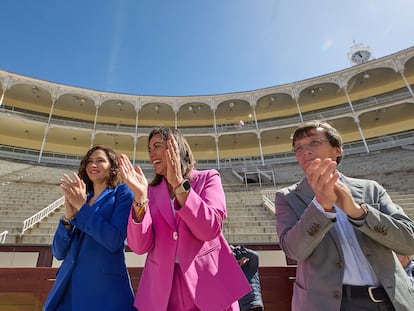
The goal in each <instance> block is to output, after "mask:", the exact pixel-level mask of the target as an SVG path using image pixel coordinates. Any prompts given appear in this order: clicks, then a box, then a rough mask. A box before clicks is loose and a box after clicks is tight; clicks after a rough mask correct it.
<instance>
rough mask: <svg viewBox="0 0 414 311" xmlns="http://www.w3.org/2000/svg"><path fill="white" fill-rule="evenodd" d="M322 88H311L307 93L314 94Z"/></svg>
mask: <svg viewBox="0 0 414 311" xmlns="http://www.w3.org/2000/svg"><path fill="white" fill-rule="evenodd" d="M322 90H323V88H322V87H316V88H311V89H309V93H310V94H311V96H315V95H316V93H318V92H322Z"/></svg>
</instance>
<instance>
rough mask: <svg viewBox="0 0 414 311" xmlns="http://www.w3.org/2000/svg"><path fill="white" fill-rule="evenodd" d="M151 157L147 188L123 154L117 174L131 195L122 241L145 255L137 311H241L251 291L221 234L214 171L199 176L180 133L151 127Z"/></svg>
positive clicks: (221, 200) (220, 195)
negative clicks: (241, 303) (151, 175)
mask: <svg viewBox="0 0 414 311" xmlns="http://www.w3.org/2000/svg"><path fill="white" fill-rule="evenodd" d="M148 152H149V158H150V161H151V163H152V164H153V168H154V170H155V177H154V179H153V181H152V182H151V183H150V185H148V183H147V180H146V178H145V176H144V174H143V172H142V170H141V168H140V167H139V166H137V167H136V168H135V169H134V167H133V166H132V164H131V162H130V161H129V159H128V157H127V156H126V155H121V157H120V172H121V174H122V176H123V179H124V181H125V182H126V183H127V184H128V186H129V188H130V189H131V190H132V192H133V193H134V196H135V197H134V203H133V204H132V209H131V214H130V216H129V220H128V231H127V242H128V245H129V247H130V248H131V249H132V250H133V251H134V252H135V253H137V254H145V253H147V258H146V262H145V267H144V271H143V273H142V276H141V279H140V283H139V286H138V291H137V294H136V298H135V306H136V307H137V308H138V310H140V311H166V310H167V311H170V310H171V311H196V310H202V311H204V310H211V311H227V310H239V306H238V302H237V300H238V299H239V298H240V297H242V296H244V295H245V294H247V293H248V292H250V291H251V287H250V285H249V283H248V282H247V280H246V277H245V276H244V274H243V272H242V270H241V269H240V267H239V265H238V263H237V262H236V260H235V258H234V256H233V254H232V251H231V249H230V247H229V245H228V244H227V242H226V240H225V238H224V236H223V233H222V228H223V221H224V219H225V218H226V200H225V196H224V191H223V187H222V185H221V178H220V175H219V173H218V172H217V171H216V170H205V171H198V170H196V169H195V168H194V165H195V160H194V157H193V155H192V152H191V149H190V147H189V145H188V143H187V141H186V139H185V138H184V137H183V135H182V134H181V133H180V132H179V131H178V130H173V129H169V128H157V129H154V130H153V131H152V132H151V133H150V135H149V139H148Z"/></svg>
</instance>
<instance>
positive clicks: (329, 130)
mask: <svg viewBox="0 0 414 311" xmlns="http://www.w3.org/2000/svg"><path fill="white" fill-rule="evenodd" d="M317 129H323V132H324V133H325V136H326V138H328V141H329V143H330V144H331V146H333V147H342V137H341V135H340V134H339V132H338V130H337V129H335V128H334V127H333V126H332V125H330V124H329V123H328V122H325V121H318V120H314V121H309V122H305V123H302V124H301V125H300V126H299V127H298V128H297V129H296V130H295V132H294V133H293V136H292V147H295V142H296V140H297V139H299V138H303V137H310V136H312V135H313V130H317ZM342 158H343V156H342V155H340V156H338V157H337V158H336V162H337V163H338V165H339V164H340V163H341V161H342Z"/></svg>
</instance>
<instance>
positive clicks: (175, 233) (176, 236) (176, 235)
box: [173, 231, 178, 240]
mask: <svg viewBox="0 0 414 311" xmlns="http://www.w3.org/2000/svg"><path fill="white" fill-rule="evenodd" d="M173 239H174V240H177V239H178V232H177V231H174V233H173Z"/></svg>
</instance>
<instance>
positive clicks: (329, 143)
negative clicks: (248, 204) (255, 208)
mask: <svg viewBox="0 0 414 311" xmlns="http://www.w3.org/2000/svg"><path fill="white" fill-rule="evenodd" d="M292 146H293V149H294V151H295V154H296V159H297V161H298V163H299V165H300V166H301V168H302V169H303V171H304V172H305V174H306V176H305V177H304V178H303V179H302V180H301V181H300V182H298V183H297V184H294V185H292V186H290V187H287V188H284V189H282V190H280V191H278V192H277V193H276V201H275V205H276V226H277V233H278V235H279V240H280V245H281V247H282V249H283V250H284V252H285V253H286V255H287V256H288V257H289V258H292V259H295V260H296V261H297V270H296V280H295V283H294V289H293V297H292V310H293V311H306V310H312V311H313V310H314V311H321V310H326V311H331V310H340V311H357V310H397V311H400V310H405V311H413V310H414V286H413V284H411V282H410V281H409V279H408V278H407V276H406V275H405V271H404V269H403V268H402V266H401V264H400V263H399V262H398V259H397V258H396V255H395V253H394V252H393V251H395V252H396V253H400V254H413V253H414V223H413V221H412V220H411V219H409V218H408V217H407V216H406V214H405V213H404V212H403V210H402V208H401V207H400V206H398V205H396V204H394V203H393V202H392V200H391V198H390V196H389V195H388V194H387V192H386V191H385V189H384V188H383V187H382V186H381V185H380V184H379V183H377V182H376V181H372V180H365V179H355V178H350V177H346V176H344V175H343V174H341V173H340V172H339V171H338V170H337V166H338V165H339V163H340V161H341V159H342V156H343V149H342V138H341V136H340V134H339V133H338V131H337V130H336V129H335V128H333V127H332V126H331V125H330V124H329V123H327V122H320V121H313V122H308V123H304V124H302V125H301V126H300V127H299V128H298V129H297V130H296V131H295V133H294V135H293V139H292Z"/></svg>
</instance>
